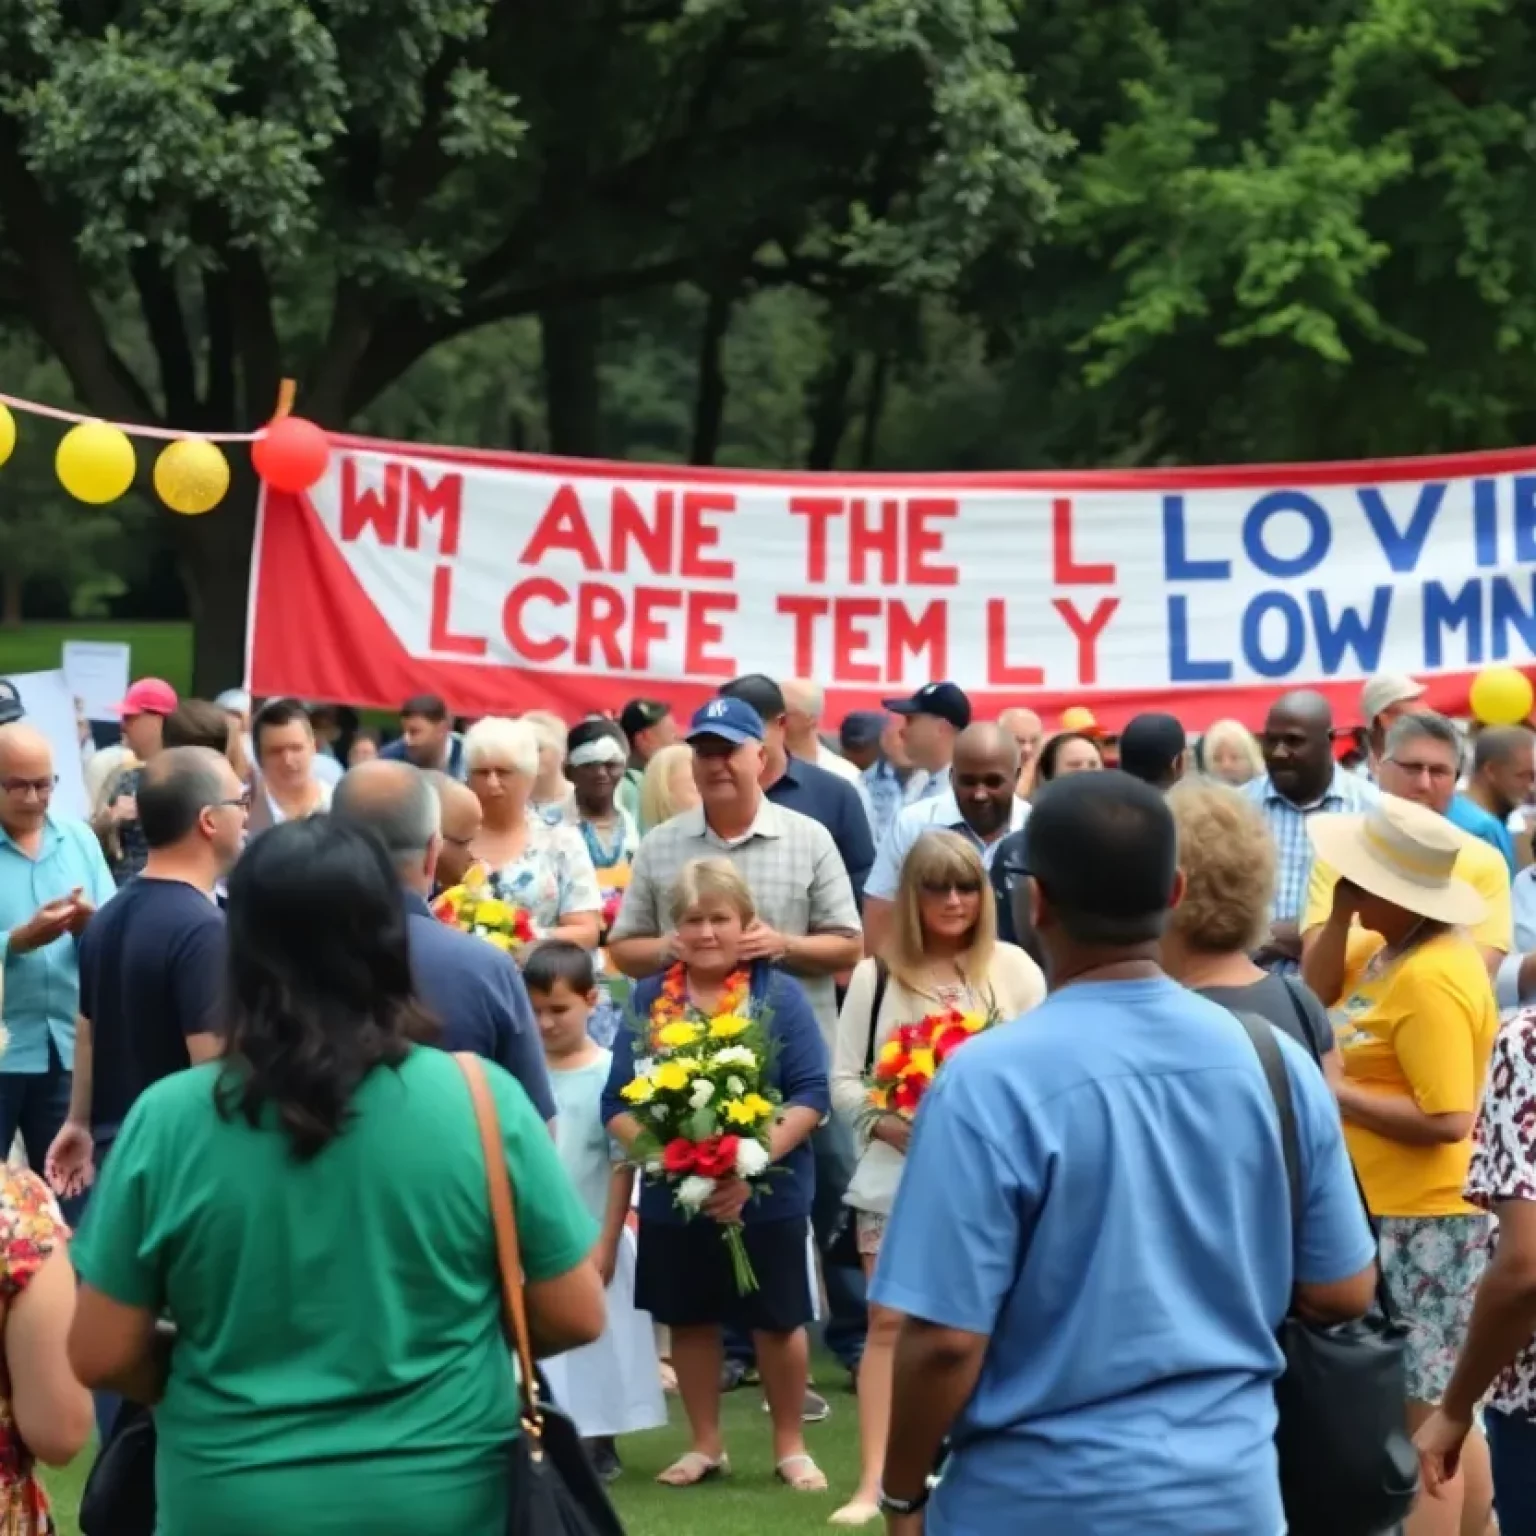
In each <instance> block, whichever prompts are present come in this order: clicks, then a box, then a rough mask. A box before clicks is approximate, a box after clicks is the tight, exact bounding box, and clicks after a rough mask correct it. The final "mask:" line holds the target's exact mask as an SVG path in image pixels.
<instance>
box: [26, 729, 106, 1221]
mask: <svg viewBox="0 0 1536 1536" xmlns="http://www.w3.org/2000/svg"><path fill="white" fill-rule="evenodd" d="M57 782H58V781H57V779H56V777H55V775H54V772H53V750H52V748H51V747H50V746H49V745H48V739H47V737H45V736H44V735H43V734H42V733H41V732H40V731H38V730H36V729H35V728H34V727H33V726H31V725H29V724H28V723H27V722H26V721H24V720H21V721H15V722H13V723H12V724H10V725H4V726H0V991H3V1001H0V1006H3V1009H4V1018H5V1025H6V1029H7V1030H8V1031H9V1034H10V1042H9V1045H8V1046H7V1047H6V1050H5V1054H4V1055H3V1056H0V1156H3V1155H4V1154H5V1153H7V1152H9V1150H10V1148H11V1144H12V1142H14V1141H15V1139H16V1133H17V1131H18V1130H19V1131H20V1132H21V1138H22V1142H23V1144H24V1145H25V1147H26V1149H27V1161H28V1162H30V1163H31V1164H32V1166H33V1167H34V1168H41V1167H42V1165H43V1157H44V1155H45V1154H46V1153H47V1151H48V1147H49V1144H50V1143H51V1142H52V1141H53V1138H54V1136H55V1135H56V1134H57V1132H58V1129H59V1127H60V1126H61V1125H62V1124H63V1123H64V1118H65V1116H66V1115H67V1114H68V1112H69V1094H70V1074H71V1072H72V1071H73V1069H74V1065H75V1014H76V1005H77V1003H78V1001H79V995H80V973H79V965H78V951H77V948H76V939H77V937H78V935H79V934H80V933H81V931H82V930H83V929H84V927H85V925H86V923H87V922H89V921H90V918H91V914H92V913H93V912H94V911H95V909H96V908H97V907H98V906H99V905H101V903H103V902H105V901H106V900H107V899H108V898H109V897H111V896H112V895H113V893H114V892H115V890H116V886H115V885H114V883H113V880H112V872H111V870H109V869H108V868H107V861H106V858H105V856H104V855H103V854H102V851H101V845H100V843H98V842H97V840H96V837H95V834H94V833H93V832H92V831H91V829H90V827H89V825H87V823H85V822H83V821H77V820H74V819H73V818H70V817H66V816H60V815H56V814H55V813H54V812H53V811H52V810H51V809H50V807H51V804H52V800H53V790H54V785H55V784H56V783H57ZM65 1217H66V1219H67V1220H69V1221H71V1222H72V1221H73V1220H74V1216H73V1215H72V1214H71V1211H70V1209H69V1208H68V1207H66V1209H65Z"/></svg>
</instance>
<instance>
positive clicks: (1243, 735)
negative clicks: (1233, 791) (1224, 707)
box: [1200, 720, 1264, 785]
mask: <svg viewBox="0 0 1536 1536" xmlns="http://www.w3.org/2000/svg"><path fill="white" fill-rule="evenodd" d="M1200 766H1201V767H1202V768H1203V769H1204V770H1205V771H1206V772H1207V773H1208V774H1210V775H1211V777H1212V778H1215V779H1220V780H1221V782H1222V783H1223V784H1232V785H1239V784H1246V783H1247V782H1248V781H1249V780H1250V779H1257V778H1260V777H1262V776H1263V773H1264V754H1263V753H1262V752H1261V751H1260V750H1259V744H1258V742H1257V741H1255V740H1254V737H1253V732H1252V731H1250V730H1249V729H1248V727H1247V726H1246V725H1244V724H1243V723H1242V721H1241V720H1218V721H1217V722H1216V723H1215V725H1213V726H1212V727H1211V728H1210V729H1209V730H1208V731H1207V732H1206V733H1205V735H1203V736H1202V737H1201V738H1200Z"/></svg>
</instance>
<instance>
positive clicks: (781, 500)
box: [247, 438, 1536, 727]
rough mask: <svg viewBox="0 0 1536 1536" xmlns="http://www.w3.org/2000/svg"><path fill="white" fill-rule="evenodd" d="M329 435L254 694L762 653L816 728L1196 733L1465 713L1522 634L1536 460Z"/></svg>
mask: <svg viewBox="0 0 1536 1536" xmlns="http://www.w3.org/2000/svg"><path fill="white" fill-rule="evenodd" d="M335 446H336V451H335V452H334V453H333V455H332V459H331V464H330V467H329V469H328V471H327V473H326V476H325V478H324V479H323V480H322V481H321V482H320V484H319V485H317V486H316V487H315V488H314V490H313V491H312V492H310V493H309V494H308V495H306V496H303V497H297V498H296V497H290V496H282V495H277V494H273V493H269V494H268V495H267V496H266V498H265V501H264V503H263V506H262V509H261V515H260V521H259V524H258V529H257V537H256V550H255V558H254V570H253V576H252V603H251V627H250V640H249V658H248V669H247V670H248V679H247V681H248V683H249V685H250V687H251V688H252V689H253V690H254V691H255V692H256V693H258V694H262V695H270V694H276V693H292V694H298V695H301V696H303V697H306V698H314V699H328V700H332V701H336V702H349V703H353V704H359V705H368V706H376V707H382V708H395V707H398V705H399V704H400V702H401V701H402V700H404V699H405V698H407V697H408V696H409V695H411V694H415V693H438V694H441V695H442V696H443V697H444V698H445V699H446V700H447V701H448V702H449V704H450V705H451V706H452V708H453V709H454V710H455V711H457V712H459V713H463V714H468V715H480V714H486V713H493V712H497V711H502V712H505V711H518V710H523V709H528V708H533V707H535V706H543V707H548V708H555V709H558V710H559V711H560V712H561V713H563V714H565V715H566V716H567V717H574V716H576V715H578V714H581V713H584V712H586V711H589V710H599V709H616V708H618V707H619V706H620V705H621V704H622V703H623V702H624V701H625V700H626V699H628V698H631V697H634V696H636V695H644V696H655V697H662V698H667V699H670V700H671V701H673V702H674V704H676V705H678V706H680V707H688V706H690V705H691V704H693V703H694V702H695V701H696V700H698V699H700V698H702V697H704V696H705V695H706V694H708V693H710V692H712V691H713V690H714V689H715V688H716V687H718V685H719V684H720V683H721V682H723V681H724V680H725V679H727V678H730V677H734V676H736V675H738V674H739V673H743V672H766V673H768V674H770V675H771V676H773V677H777V678H786V677H796V676H804V677H812V678H815V679H817V680H818V681H819V682H821V683H822V684H823V685H824V686H825V688H826V690H827V694H828V716H829V718H830V719H834V720H835V719H836V718H838V717H839V716H840V715H841V714H842V713H843V712H844V711H845V710H847V709H849V708H858V707H867V706H869V705H871V704H873V703H874V702H875V701H876V700H878V699H879V698H880V697H881V696H882V695H894V694H906V693H910V692H911V691H912V690H913V689H915V688H917V687H919V686H920V685H922V684H923V683H926V682H929V681H932V680H935V679H941V678H953V679H954V680H955V681H956V682H958V683H960V684H961V686H962V687H964V688H965V689H966V690H967V692H969V693H970V694H971V697H972V700H973V702H974V704H975V706H976V708H977V711H978V714H991V713H995V712H996V711H997V710H998V709H1000V708H1002V707H1004V706H1006V705H1008V704H1020V703H1027V704H1030V705H1033V706H1034V707H1036V708H1038V709H1041V710H1042V711H1043V712H1045V713H1046V715H1047V719H1048V722H1049V721H1050V720H1051V719H1052V718H1053V717H1054V712H1055V711H1056V710H1059V709H1061V708H1063V707H1065V706H1067V705H1069V704H1087V705H1089V706H1090V707H1092V708H1093V709H1094V710H1095V711H1096V712H1098V714H1099V717H1100V720H1101V722H1102V723H1104V724H1105V725H1108V726H1110V727H1114V726H1116V725H1118V724H1120V723H1122V722H1123V721H1124V720H1125V719H1126V717H1127V716H1128V715H1130V714H1132V713H1134V712H1135V711H1136V710H1138V709H1146V708H1167V709H1172V710H1174V711H1175V712H1176V713H1178V714H1179V715H1180V716H1181V718H1183V719H1184V720H1185V722H1186V724H1188V725H1190V726H1192V727H1199V726H1202V725H1204V724H1208V723H1209V722H1210V721H1211V720H1212V719H1214V718H1216V717H1218V716H1221V715H1226V714H1235V715H1237V716H1239V717H1240V718H1242V719H1245V720H1246V721H1248V722H1249V723H1250V724H1253V725H1257V724H1258V723H1260V721H1261V720H1262V717H1263V712H1264V709H1265V707H1266V704H1267V702H1268V701H1269V700H1272V699H1273V698H1274V697H1275V695H1276V694H1277V693H1279V692H1280V691H1281V690H1283V689H1285V688H1288V687H1295V686H1300V685H1307V686H1322V687H1323V688H1324V689H1325V691H1328V692H1330V693H1331V694H1332V695H1333V696H1334V697H1335V700H1336V707H1337V709H1338V713H1339V719H1340V721H1341V723H1344V722H1349V721H1353V720H1354V718H1355V710H1356V704H1357V700H1358V691H1359V681H1360V679H1361V678H1363V677H1366V676H1369V675H1370V674H1372V673H1374V672H1380V671H1388V670H1391V671H1403V672H1408V673H1412V674H1414V675H1415V676H1418V677H1421V678H1422V679H1424V680H1425V681H1426V682H1428V683H1429V684H1430V697H1431V700H1432V701H1433V702H1435V703H1437V704H1439V705H1440V706H1441V707H1443V708H1447V709H1451V710H1460V709H1461V708H1462V707H1463V706H1464V704H1465V699H1466V692H1467V685H1468V682H1469V681H1470V678H1471V676H1472V674H1473V673H1474V672H1475V671H1476V670H1477V669H1478V668H1479V667H1480V666H1482V665H1484V664H1486V663H1489V662H1494V661H1506V660H1508V661H1513V662H1515V663H1516V664H1520V663H1523V662H1526V661H1527V660H1529V659H1530V657H1531V656H1532V654H1533V651H1536V450H1527V449H1521V450H1510V451H1507V452H1499V453H1487V454H1469V455H1462V456H1458V457H1452V458H1440V459H1415V460H1392V461H1382V462H1374V463H1356V464H1313V465H1289V466H1287V465H1281V466H1262V467H1245V468H1236V469H1189V470H1158V471H1113V472H1111V471H1105V472H1091V473H1063V474H1047V473H1031V474H989V475H901V476H880V475H857V476H856V475H842V474H837V475H813V474H789V473H785V474H763V473H754V472H748V471H725V470H699V469H688V468H684V467H677V466H670V465H654V464H609V463H596V462H585V461H576V460H565V459H550V458H537V457H530V456H527V455H519V454H497V453H473V452H468V451H460V450H454V449H436V448H434V449H421V448H415V447H408V446H406V445H403V444H397V443H384V442H375V441H370V440H364V439H357V438H337V439H336V440H335Z"/></svg>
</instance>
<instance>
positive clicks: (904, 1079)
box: [866, 1008, 997, 1120]
mask: <svg viewBox="0 0 1536 1536" xmlns="http://www.w3.org/2000/svg"><path fill="white" fill-rule="evenodd" d="M996 1022H997V1018H996V1016H995V1015H992V1014H981V1013H961V1012H960V1010H959V1009H958V1008H945V1009H941V1010H940V1011H939V1012H938V1013H930V1014H927V1015H925V1016H924V1017H923V1018H922V1019H920V1020H919V1021H918V1022H917V1023H916V1024H903V1025H902V1026H901V1027H900V1028H899V1029H898V1030H897V1031H896V1033H895V1034H894V1035H892V1036H891V1038H890V1039H889V1040H887V1041H886V1042H885V1044H884V1045H882V1046H881V1047H880V1053H879V1055H878V1056H876V1057H875V1067H874V1071H873V1072H872V1073H871V1074H870V1076H869V1078H868V1079H867V1082H866V1086H867V1087H868V1089H869V1103H870V1109H871V1113H873V1114H879V1115H901V1116H902V1117H903V1118H904V1119H908V1120H910V1119H911V1118H912V1117H913V1116H914V1115H915V1114H916V1113H917V1106H918V1105H919V1104H921V1103H922V1101H923V1095H924V1094H925V1093H927V1092H928V1089H929V1088H930V1087H931V1086H932V1084H933V1079H934V1077H935V1076H936V1075H937V1073H938V1070H939V1068H940V1067H942V1066H943V1065H944V1063H945V1062H946V1061H948V1060H949V1058H950V1057H951V1056H953V1055H954V1053H955V1052H956V1051H958V1050H959V1049H960V1047H961V1046H962V1045H964V1044H965V1043H966V1041H967V1040H970V1039H972V1038H973V1037H974V1036H976V1035H979V1034H980V1033H981V1032H982V1031H983V1030H985V1029H989V1028H991V1026H992V1025H993V1024H995V1023H996Z"/></svg>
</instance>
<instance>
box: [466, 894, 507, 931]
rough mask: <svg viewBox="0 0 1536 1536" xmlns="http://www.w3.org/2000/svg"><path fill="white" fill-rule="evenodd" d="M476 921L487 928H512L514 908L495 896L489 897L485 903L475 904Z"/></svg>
mask: <svg viewBox="0 0 1536 1536" xmlns="http://www.w3.org/2000/svg"><path fill="white" fill-rule="evenodd" d="M475 921H476V922H477V923H484V924H485V926H486V927H487V928H510V927H511V926H512V908H511V907H509V906H508V905H507V904H506V902H504V901H501V900H499V899H498V898H496V897H495V896H487V897H486V898H485V900H484V901H479V902H476V903H475Z"/></svg>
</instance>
